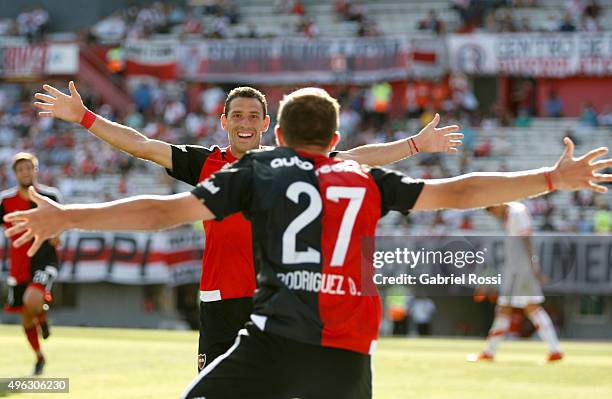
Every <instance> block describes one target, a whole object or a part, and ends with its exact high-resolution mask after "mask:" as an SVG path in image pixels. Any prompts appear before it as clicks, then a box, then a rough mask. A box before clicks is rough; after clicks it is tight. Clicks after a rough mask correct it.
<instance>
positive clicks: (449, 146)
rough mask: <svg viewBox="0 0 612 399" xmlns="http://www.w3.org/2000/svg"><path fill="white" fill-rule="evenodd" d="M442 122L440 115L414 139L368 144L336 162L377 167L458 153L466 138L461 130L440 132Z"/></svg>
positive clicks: (340, 155)
mask: <svg viewBox="0 0 612 399" xmlns="http://www.w3.org/2000/svg"><path fill="white" fill-rule="evenodd" d="M439 122H440V115H439V114H436V115H435V116H434V118H433V119H432V120H431V122H429V123H428V124H427V126H425V127H424V128H423V129H421V131H420V132H419V133H418V134H416V135H414V136H411V137H408V138H407V139H402V140H396V141H392V142H390V143H381V144H367V145H362V146H359V147H356V148H353V149H350V150H348V151H339V152H338V154H337V155H336V158H339V159H343V160H353V161H357V162H359V163H361V164H365V165H371V166H378V165H385V164H390V163H394V162H398V161H401V160H402V159H405V158H408V157H410V156H412V155H416V154H417V153H419V152H449V153H455V152H458V151H459V150H458V149H457V147H459V146H460V145H462V144H463V142H462V141H461V139H463V134H462V133H459V132H458V130H459V126H457V125H451V126H445V127H442V128H437V127H436V126H438V123H439Z"/></svg>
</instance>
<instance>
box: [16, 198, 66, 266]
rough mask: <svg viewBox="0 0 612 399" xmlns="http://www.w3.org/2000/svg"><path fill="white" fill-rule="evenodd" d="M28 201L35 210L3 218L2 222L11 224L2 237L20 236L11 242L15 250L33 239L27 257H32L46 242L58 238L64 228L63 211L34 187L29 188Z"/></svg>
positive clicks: (19, 212)
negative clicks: (31, 202) (32, 203)
mask: <svg viewBox="0 0 612 399" xmlns="http://www.w3.org/2000/svg"><path fill="white" fill-rule="evenodd" d="M29 194H30V199H31V200H32V201H33V202H34V203H35V204H36V205H37V207H36V208H34V209H30V210H27V211H18V212H12V213H9V214H7V215H5V216H4V221H5V222H9V223H11V224H13V226H12V227H10V228H8V229H6V231H5V232H4V235H5V236H7V237H13V236H16V235H18V234H22V233H23V234H22V235H21V236H20V237H19V238H18V239H16V240H15V242H13V246H14V247H15V248H19V247H21V246H22V245H23V244H25V243H27V242H30V241H31V240H32V239H34V242H33V243H32V246H31V247H30V249H29V250H28V256H29V257H32V256H34V254H35V253H36V252H37V251H38V250H39V249H40V246H41V245H42V244H43V242H45V241H46V240H48V239H50V238H52V237H57V236H59V235H60V234H61V233H62V232H63V231H64V230H65V228H64V227H63V225H64V220H63V219H62V217H61V211H62V209H63V207H62V205H61V204H58V203H57V202H55V201H53V200H51V199H49V198H47V197H44V196H42V195H40V194H38V193H37V192H36V190H35V189H34V187H30V188H29Z"/></svg>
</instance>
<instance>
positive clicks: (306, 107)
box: [278, 87, 340, 147]
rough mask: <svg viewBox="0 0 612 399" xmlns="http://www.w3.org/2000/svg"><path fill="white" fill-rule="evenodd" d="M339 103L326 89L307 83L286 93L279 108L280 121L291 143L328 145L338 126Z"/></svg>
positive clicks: (282, 129)
mask: <svg viewBox="0 0 612 399" xmlns="http://www.w3.org/2000/svg"><path fill="white" fill-rule="evenodd" d="M339 115H340V105H339V104H338V101H337V100H336V99H335V98H333V97H332V96H330V95H329V94H328V93H327V92H326V91H325V90H323V89H319V88H317V87H306V88H304V89H299V90H296V91H294V92H293V93H291V94H289V95H287V96H285V97H284V98H283V99H282V101H281V102H280V107H279V109H278V125H279V127H280V129H281V131H282V132H283V137H284V138H285V141H286V142H287V144H288V145H290V146H294V145H317V146H321V147H325V146H327V145H329V143H330V142H331V140H332V138H333V136H334V133H335V132H336V130H338V125H339V124H340V121H339Z"/></svg>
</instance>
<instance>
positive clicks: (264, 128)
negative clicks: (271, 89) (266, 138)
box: [261, 115, 270, 133]
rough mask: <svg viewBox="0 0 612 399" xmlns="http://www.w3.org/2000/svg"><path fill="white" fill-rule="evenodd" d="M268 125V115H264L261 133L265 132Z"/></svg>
mask: <svg viewBox="0 0 612 399" xmlns="http://www.w3.org/2000/svg"><path fill="white" fill-rule="evenodd" d="M269 127H270V115H266V116H265V117H264V121H263V126H262V129H263V130H262V131H261V132H262V133H265V132H267V131H268V128H269Z"/></svg>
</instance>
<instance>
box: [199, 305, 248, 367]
mask: <svg viewBox="0 0 612 399" xmlns="http://www.w3.org/2000/svg"><path fill="white" fill-rule="evenodd" d="M251 313H253V299H252V298H233V299H224V300H221V301H215V302H200V340H199V343H198V371H200V370H201V369H202V368H204V366H205V365H206V364H209V363H210V362H212V361H213V360H214V359H216V358H217V357H219V355H221V354H223V353H225V352H227V350H228V349H229V348H231V346H232V345H233V344H234V341H236V336H237V335H238V331H240V330H241V329H243V328H244V325H245V323H246V322H247V321H249V317H250V316H251Z"/></svg>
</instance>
